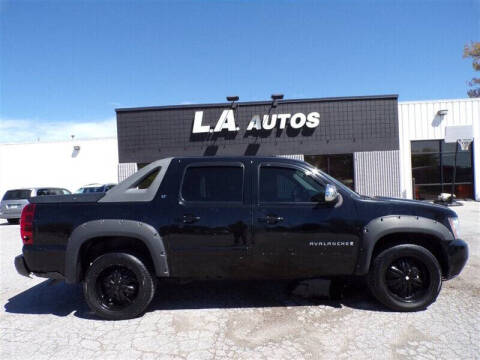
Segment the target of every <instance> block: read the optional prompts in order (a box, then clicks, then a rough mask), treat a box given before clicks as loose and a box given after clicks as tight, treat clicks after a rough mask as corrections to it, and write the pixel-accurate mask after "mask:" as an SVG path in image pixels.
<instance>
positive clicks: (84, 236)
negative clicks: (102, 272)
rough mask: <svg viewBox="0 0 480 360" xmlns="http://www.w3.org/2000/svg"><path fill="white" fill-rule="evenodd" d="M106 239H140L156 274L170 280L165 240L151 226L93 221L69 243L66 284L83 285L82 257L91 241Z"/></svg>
mask: <svg viewBox="0 0 480 360" xmlns="http://www.w3.org/2000/svg"><path fill="white" fill-rule="evenodd" d="M105 236H122V237H130V238H134V239H138V240H140V241H142V242H143V243H144V244H145V245H146V246H147V248H148V250H149V252H150V255H151V257H152V260H153V266H154V268H155V274H156V275H157V276H159V277H168V276H170V273H169V269H168V262H167V253H166V251H165V245H164V242H163V239H162V237H161V236H160V234H159V233H158V231H157V230H155V228H154V227H153V226H151V225H149V224H146V223H144V222H141V221H134V220H116V219H108V220H107V219H105V220H93V221H88V222H85V223H83V224H81V225H79V226H77V227H76V228H75V229H74V230H73V232H72V234H71V235H70V238H69V239H68V244H67V249H66V254H65V281H66V282H67V283H76V282H79V281H80V279H79V278H80V265H79V261H78V260H79V255H80V248H81V247H82V245H83V244H84V243H85V242H87V241H88V240H90V239H93V238H96V237H105Z"/></svg>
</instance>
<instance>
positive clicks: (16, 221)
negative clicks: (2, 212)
mask: <svg viewBox="0 0 480 360" xmlns="http://www.w3.org/2000/svg"><path fill="white" fill-rule="evenodd" d="M7 221H8V223H9V224H10V225H13V224H18V223H19V222H20V219H7Z"/></svg>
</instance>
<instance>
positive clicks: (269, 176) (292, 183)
mask: <svg viewBox="0 0 480 360" xmlns="http://www.w3.org/2000/svg"><path fill="white" fill-rule="evenodd" d="M324 194H325V188H324V186H323V185H322V184H320V183H319V182H317V181H316V180H315V179H314V178H312V177H311V176H309V175H307V174H305V172H304V171H301V170H295V169H289V168H281V167H261V168H260V197H259V198H260V202H316V201H319V199H322V198H323V196H324Z"/></svg>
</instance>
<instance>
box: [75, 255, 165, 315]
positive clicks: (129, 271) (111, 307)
mask: <svg viewBox="0 0 480 360" xmlns="http://www.w3.org/2000/svg"><path fill="white" fill-rule="evenodd" d="M155 280H156V278H155V275H153V274H151V273H150V271H149V270H148V269H147V267H146V266H145V263H144V262H143V261H142V260H140V257H137V256H134V255H132V254H129V253H123V252H117V253H107V254H104V255H101V256H99V257H98V258H96V259H95V260H94V261H93V263H92V264H91V265H90V267H89V268H88V270H87V274H86V275H85V280H84V283H83V290H84V294H85V300H86V302H87V304H88V306H89V307H90V309H92V310H93V312H95V314H97V315H98V316H100V317H102V318H104V319H108V320H122V319H131V318H134V317H137V316H139V315H140V314H142V313H143V312H144V311H145V310H146V308H147V307H148V305H149V304H150V302H151V301H152V299H153V295H154V294H155V284H156V281H155Z"/></svg>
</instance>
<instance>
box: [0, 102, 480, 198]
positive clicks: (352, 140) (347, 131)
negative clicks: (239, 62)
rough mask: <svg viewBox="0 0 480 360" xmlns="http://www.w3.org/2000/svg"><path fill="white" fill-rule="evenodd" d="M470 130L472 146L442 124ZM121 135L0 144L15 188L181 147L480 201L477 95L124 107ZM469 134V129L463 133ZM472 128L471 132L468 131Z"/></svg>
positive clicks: (387, 190)
mask: <svg viewBox="0 0 480 360" xmlns="http://www.w3.org/2000/svg"><path fill="white" fill-rule="evenodd" d="M460 127H461V128H462V129H463V130H465V129H467V136H470V137H471V138H472V139H473V142H472V144H471V145H470V146H469V149H468V150H467V151H462V150H461V149H460V148H457V150H458V152H457V161H456V166H454V164H455V150H456V149H455V147H456V146H455V143H448V142H445V141H444V140H445V133H446V132H447V131H449V130H452V129H453V130H455V129H457V128H460ZM117 131H118V141H117V139H116V138H108V139H91V140H73V141H72V140H70V141H60V142H39V143H30V144H0V196H2V195H3V193H5V191H6V190H8V189H13V188H21V187H42V186H55V187H64V188H67V189H69V190H71V191H75V190H76V189H78V188H79V187H81V186H83V185H85V184H89V183H114V182H117V181H122V180H123V179H125V178H126V177H128V176H129V175H131V174H132V173H134V172H135V171H136V170H137V169H138V167H139V166H143V165H144V164H146V163H149V162H151V161H154V160H157V159H160V158H163V157H168V156H181V155H195V156H205V155H274V156H288V157H293V158H297V159H302V160H305V161H308V162H310V163H311V164H313V165H315V166H317V167H318V168H320V169H322V170H324V171H326V172H327V173H329V174H331V175H332V176H334V177H336V178H338V179H339V180H341V181H342V182H343V183H345V184H346V185H348V186H349V187H351V188H352V189H354V190H356V191H358V192H359V193H361V194H365V195H370V196H393V197H402V198H409V199H412V198H415V199H419V200H422V199H426V200H429V199H433V198H435V197H436V196H438V194H440V193H441V192H447V193H449V192H450V191H451V184H452V177H453V169H454V168H455V169H456V181H455V183H456V186H455V193H456V195H457V196H458V197H459V198H467V199H476V200H480V145H478V146H476V144H478V143H479V141H480V140H479V139H480V99H459V100H434V101H414V102H400V103H398V102H397V97H396V96H395V95H385V96H369V97H355V98H330V99H303V100H279V101H276V102H274V101H260V102H249V103H233V104H232V103H223V104H206V105H185V106H164V107H150V108H131V109H118V110H117ZM464 133H465V132H464ZM468 134H470V135H468Z"/></svg>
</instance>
